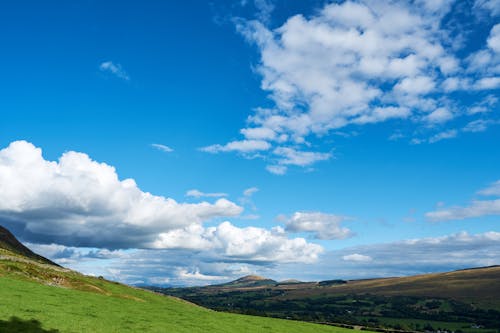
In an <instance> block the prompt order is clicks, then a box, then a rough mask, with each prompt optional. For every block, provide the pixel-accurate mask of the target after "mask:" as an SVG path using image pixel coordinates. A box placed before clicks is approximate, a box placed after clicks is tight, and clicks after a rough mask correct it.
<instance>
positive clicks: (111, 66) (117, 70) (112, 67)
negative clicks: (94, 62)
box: [99, 61, 130, 81]
mask: <svg viewBox="0 0 500 333" xmlns="http://www.w3.org/2000/svg"><path fill="white" fill-rule="evenodd" d="M99 69H100V70H101V72H108V73H111V74H113V75H115V76H116V77H118V78H120V79H123V80H126V81H129V80H130V77H129V76H128V74H127V72H125V70H123V68H122V66H121V65H120V64H115V63H113V62H112V61H105V62H103V63H101V64H100V65H99Z"/></svg>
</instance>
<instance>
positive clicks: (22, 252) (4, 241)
mask: <svg viewBox="0 0 500 333" xmlns="http://www.w3.org/2000/svg"><path fill="white" fill-rule="evenodd" d="M0 249H3V250H4V251H8V252H10V254H11V255H12V254H15V255H17V256H21V257H25V258H28V259H32V260H34V261H37V262H41V263H44V264H49V265H54V266H59V265H57V264H56V263H54V262H52V261H50V260H49V259H47V258H44V257H42V256H40V255H38V254H36V253H34V252H33V251H31V250H30V249H28V248H27V247H26V246H24V245H23V244H22V243H21V242H20V241H18V240H17V238H16V237H15V236H14V235H13V234H12V233H11V232H10V231H9V230H7V229H5V228H4V227H2V226H1V225H0ZM1 254H2V252H0V255H1ZM5 254H7V253H5V252H4V255H5Z"/></svg>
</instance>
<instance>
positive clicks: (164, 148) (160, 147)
mask: <svg viewBox="0 0 500 333" xmlns="http://www.w3.org/2000/svg"><path fill="white" fill-rule="evenodd" d="M151 146H152V147H153V148H156V149H158V150H160V151H162V152H165V153H171V152H173V151H174V150H173V149H172V148H170V147H169V146H165V145H162V144H160V143H152V144H151Z"/></svg>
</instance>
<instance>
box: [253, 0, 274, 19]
mask: <svg viewBox="0 0 500 333" xmlns="http://www.w3.org/2000/svg"><path fill="white" fill-rule="evenodd" d="M254 4H255V7H256V8H257V13H256V15H257V18H258V19H259V21H261V22H264V23H269V22H270V20H271V14H272V12H273V10H274V4H273V3H272V1H270V0H254Z"/></svg>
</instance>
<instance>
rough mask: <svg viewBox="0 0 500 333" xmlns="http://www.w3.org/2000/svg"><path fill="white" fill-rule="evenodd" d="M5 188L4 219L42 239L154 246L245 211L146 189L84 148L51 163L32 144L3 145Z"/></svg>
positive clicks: (0, 167) (0, 175) (0, 204)
mask: <svg viewBox="0 0 500 333" xmlns="http://www.w3.org/2000/svg"><path fill="white" fill-rule="evenodd" d="M0 188H2V191H0V219H1V220H2V221H3V222H4V223H5V224H8V225H10V226H12V227H13V228H14V229H16V230H17V231H18V232H21V233H22V234H23V236H24V238H25V239H26V240H29V241H34V242H42V243H47V242H49V243H50V242H54V243H58V244H64V245H74V244H78V245H79V246H95V247H108V248H118V247H150V246H151V244H152V243H153V242H154V241H155V240H156V238H157V235H158V234H159V233H161V232H167V231H170V230H174V229H176V228H183V227H185V226H188V225H192V224H200V223H202V222H204V221H206V220H210V219H213V218H216V217H222V216H236V215H239V214H240V213H241V212H242V208H241V207H240V206H238V205H236V204H234V203H233V202H231V201H228V200H226V199H219V200H217V201H216V202H215V203H208V202H201V203H196V204H187V203H178V202H177V201H175V200H174V199H171V198H165V197H162V196H156V195H153V194H151V193H148V192H143V191H141V190H140V189H139V187H138V186H137V184H136V183H135V181H134V180H133V179H124V180H120V179H119V178H118V175H117V173H116V171H115V169H114V168H113V167H112V166H110V165H107V164H105V163H98V162H96V161H93V160H92V159H90V157H89V156H88V155H86V154H83V153H77V152H74V151H69V152H66V153H64V154H63V155H62V156H61V157H60V158H59V160H58V161H48V160H45V159H44V158H43V156H42V151H41V149H40V148H37V147H35V146H34V145H33V144H31V143H28V142H26V141H16V142H13V143H11V144H10V145H9V146H8V147H7V148H4V149H2V150H0Z"/></svg>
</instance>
